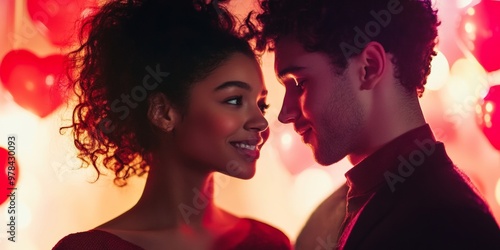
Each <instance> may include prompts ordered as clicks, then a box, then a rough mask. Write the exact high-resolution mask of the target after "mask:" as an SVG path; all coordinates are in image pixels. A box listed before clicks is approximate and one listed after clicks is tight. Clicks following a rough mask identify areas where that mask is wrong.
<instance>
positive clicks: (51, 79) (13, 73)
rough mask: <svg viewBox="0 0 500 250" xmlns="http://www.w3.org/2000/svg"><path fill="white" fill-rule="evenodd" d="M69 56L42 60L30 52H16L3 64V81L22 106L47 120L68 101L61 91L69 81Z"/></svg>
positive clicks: (8, 55) (0, 70) (0, 75)
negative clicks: (67, 78)
mask: <svg viewBox="0 0 500 250" xmlns="http://www.w3.org/2000/svg"><path fill="white" fill-rule="evenodd" d="M65 61H66V57H65V56H62V55H50V56H48V57H45V58H42V59H40V58H38V57H37V56H35V55H34V54H32V53H31V52H29V51H27V50H12V51H10V52H9V53H7V55H5V57H4V58H3V60H2V63H1V64H0V80H1V81H2V83H3V85H4V86H5V88H6V89H7V90H8V91H9V92H10V93H11V94H12V96H13V97H14V101H15V102H16V103H17V104H19V106H21V107H23V108H25V109H27V110H29V111H31V112H33V113H34V114H36V115H38V116H39V117H41V118H43V117H45V116H47V115H49V114H50V113H52V112H53V111H54V110H55V109H57V107H59V105H61V104H62V103H63V101H64V98H63V94H62V93H61V91H60V88H58V85H59V83H60V81H62V80H64V79H65V70H64V63H65Z"/></svg>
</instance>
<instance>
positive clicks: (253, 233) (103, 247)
mask: <svg viewBox="0 0 500 250" xmlns="http://www.w3.org/2000/svg"><path fill="white" fill-rule="evenodd" d="M241 228H248V234H247V235H246V236H244V237H241V236H240V235H237V234H238V233H237V232H241V230H239V229H241ZM52 249H53V250H108V249H120V250H144V249H143V248H141V247H139V246H137V245H135V244H132V243H130V242H128V241H125V240H123V239H121V238H120V237H118V236H116V235H114V234H112V233H108V232H105V231H100V230H90V231H86V232H80V233H74V234H70V235H68V236H66V237H64V238H62V239H61V240H60V241H59V242H58V243H57V244H56V245H55V246H54V248H52ZM212 249H214V250H254V249H258V250H289V249H291V245H290V240H289V239H288V237H287V236H286V235H285V234H283V233H282V232H281V231H280V230H278V229H276V228H274V227H271V226H269V225H267V224H264V223H262V222H259V221H256V220H253V219H247V218H245V219H241V220H240V222H238V224H237V225H236V226H235V230H231V231H229V232H228V233H226V234H224V235H223V236H221V237H220V238H219V239H218V240H217V241H216V242H215V244H214V247H213V248H212Z"/></svg>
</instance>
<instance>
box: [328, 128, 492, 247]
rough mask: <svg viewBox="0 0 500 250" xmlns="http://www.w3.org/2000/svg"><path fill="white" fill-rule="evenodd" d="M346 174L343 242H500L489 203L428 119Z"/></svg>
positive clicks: (386, 244)
mask: <svg viewBox="0 0 500 250" xmlns="http://www.w3.org/2000/svg"><path fill="white" fill-rule="evenodd" d="M478 167H480V166H478ZM346 177H347V184H348V186H349V191H348V193H347V212H346V218H345V220H344V223H343V225H342V229H341V231H340V236H339V241H338V246H337V247H338V249H344V250H348V249H384V250H385V249H496V250H498V249H500V229H499V228H498V225H497V223H496V221H495V219H494V218H493V216H492V215H491V212H490V209H489V207H488V205H487V204H486V202H485V201H484V200H483V199H482V198H481V197H480V195H479V194H478V192H477V191H476V189H475V188H474V187H473V185H472V184H471V182H470V180H469V179H468V177H467V176H465V175H464V174H463V173H462V172H461V171H460V170H458V169H457V168H456V167H455V166H454V165H453V163H452V161H451V160H450V159H449V158H448V156H447V154H446V151H445V149H444V145H443V144H442V143H440V142H436V140H435V139H434V136H433V134H432V131H431V129H430V127H429V126H428V125H424V126H421V127H419V128H416V129H413V130H411V131H408V132H407V133H405V134H403V135H401V136H399V137H398V138H396V139H394V140H393V141H391V142H389V143H388V144H386V145H385V146H383V147H382V148H381V149H379V150H377V151H376V152H375V153H373V154H372V155H370V156H368V157H367V158H366V159H364V160H363V161H362V162H360V163H359V164H357V165H356V166H354V167H353V168H352V169H351V170H349V171H348V172H347V173H346Z"/></svg>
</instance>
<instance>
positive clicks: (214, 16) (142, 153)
mask: <svg viewBox="0 0 500 250" xmlns="http://www.w3.org/2000/svg"><path fill="white" fill-rule="evenodd" d="M225 2H226V1H224V0H218V1H213V2H212V1H208V2H207V1H203V0H193V1H188V0H113V1H110V2H108V3H106V4H105V5H103V6H102V7H100V8H98V9H97V10H96V12H95V14H93V15H91V16H90V17H88V18H86V19H85V20H83V21H82V26H81V27H82V28H81V31H80V41H81V42H80V45H79V46H78V48H77V49H75V50H73V51H72V52H70V53H69V56H70V58H71V60H70V67H69V71H70V73H69V74H70V75H73V76H71V81H70V82H71V84H70V85H71V86H69V87H71V88H73V90H74V92H75V94H76V96H77V97H78V104H77V105H76V107H75V109H74V111H73V118H72V124H71V125H69V126H67V127H62V128H61V130H64V129H68V128H70V129H72V135H73V137H74V144H75V146H76V148H77V149H78V150H79V154H78V157H79V158H80V159H82V160H83V162H84V167H86V166H89V165H92V166H93V167H94V168H95V169H96V171H97V174H98V175H97V178H99V176H100V175H101V174H102V172H101V170H100V166H103V167H105V168H107V169H109V170H111V171H114V173H115V184H117V185H119V186H123V185H125V184H126V179H127V178H129V177H130V176H132V175H142V174H144V173H146V172H147V171H148V168H149V166H148V161H149V160H150V157H151V152H152V149H153V147H154V146H155V145H156V144H157V138H158V136H157V134H156V133H157V132H158V130H157V129H155V127H154V126H153V125H152V124H151V123H150V121H149V119H148V117H147V111H148V108H149V102H148V100H147V98H148V97H149V96H151V95H153V94H155V93H162V94H164V95H165V96H166V98H167V99H168V100H169V101H170V102H171V103H172V105H173V106H174V107H175V108H177V109H178V110H180V111H181V112H184V111H185V110H186V109H187V104H188V99H189V90H190V87H191V86H192V84H193V83H194V82H196V81H199V80H202V79H203V78H205V77H206V76H208V74H209V73H210V72H211V71H213V70H214V69H215V68H216V67H217V66H218V65H220V64H221V63H222V62H223V61H224V60H226V59H227V58H228V57H229V56H230V55H231V54H233V53H235V52H240V53H243V54H245V55H248V56H250V57H254V56H255V54H254V53H253V51H252V49H251V47H250V46H249V44H248V42H247V41H246V40H245V39H242V38H241V35H240V33H238V32H237V31H236V29H235V28H236V20H235V18H234V17H233V16H232V15H231V14H230V13H228V11H227V10H226V8H225V7H224V5H223V4H225Z"/></svg>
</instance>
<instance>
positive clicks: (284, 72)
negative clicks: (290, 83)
mask: <svg viewBox="0 0 500 250" xmlns="http://www.w3.org/2000/svg"><path fill="white" fill-rule="evenodd" d="M303 69H305V67H300V66H290V67H287V68H284V69H282V70H281V71H280V72H278V78H279V79H283V78H285V76H286V75H288V74H291V73H295V72H298V71H301V70H303Z"/></svg>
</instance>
